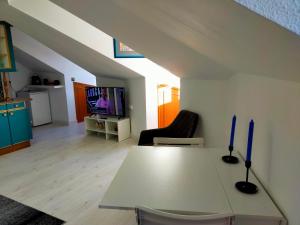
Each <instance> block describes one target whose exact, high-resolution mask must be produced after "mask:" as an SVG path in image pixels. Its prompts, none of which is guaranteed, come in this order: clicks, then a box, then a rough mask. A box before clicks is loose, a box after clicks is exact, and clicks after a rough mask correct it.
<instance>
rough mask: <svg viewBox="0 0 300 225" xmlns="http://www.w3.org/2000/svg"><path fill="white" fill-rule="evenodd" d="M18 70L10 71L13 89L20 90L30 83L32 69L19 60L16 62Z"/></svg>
mask: <svg viewBox="0 0 300 225" xmlns="http://www.w3.org/2000/svg"><path fill="white" fill-rule="evenodd" d="M16 68H17V72H13V73H9V76H10V80H11V84H12V87H13V89H14V90H15V91H16V92H18V91H20V90H22V89H23V88H24V87H25V86H27V85H28V84H30V81H31V76H32V73H33V72H32V71H31V70H30V69H28V68H27V67H26V66H24V65H22V64H21V63H19V62H16Z"/></svg>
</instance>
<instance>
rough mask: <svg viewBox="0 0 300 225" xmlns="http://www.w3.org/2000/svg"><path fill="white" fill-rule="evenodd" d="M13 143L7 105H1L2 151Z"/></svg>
mask: <svg viewBox="0 0 300 225" xmlns="http://www.w3.org/2000/svg"><path fill="white" fill-rule="evenodd" d="M10 145H11V138H10V128H9V122H8V115H7V111H6V105H0V151H1V148H5V147H7V146H10Z"/></svg>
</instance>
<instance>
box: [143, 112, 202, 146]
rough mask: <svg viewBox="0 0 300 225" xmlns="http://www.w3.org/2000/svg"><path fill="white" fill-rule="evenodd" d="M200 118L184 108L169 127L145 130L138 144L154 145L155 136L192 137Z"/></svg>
mask: <svg viewBox="0 0 300 225" xmlns="http://www.w3.org/2000/svg"><path fill="white" fill-rule="evenodd" d="M198 120H199V115H198V114H196V113H194V112H190V111H188V110H182V111H180V112H179V114H178V115H177V117H176V118H175V120H174V121H173V122H172V123H171V124H170V125H169V126H168V127H165V128H159V129H151V130H143V131H142V132H141V134H140V139H139V143H138V145H153V138H154V137H170V138H191V137H193V135H194V133H195V130H196V128H197V125H198Z"/></svg>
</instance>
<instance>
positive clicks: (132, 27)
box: [52, 0, 300, 81]
mask: <svg viewBox="0 0 300 225" xmlns="http://www.w3.org/2000/svg"><path fill="white" fill-rule="evenodd" d="M52 1H53V2H54V3H56V4H58V5H60V6H61V7H63V8H65V9H66V10H68V11H70V12H71V13H73V14H75V15H77V16H78V17H80V18H82V19H83V20H85V21H87V22H88V23H90V24H92V25H94V26H95V27H97V28H99V29H101V30H102V31H104V32H106V33H108V34H109V35H111V36H114V37H117V38H119V39H120V40H122V41H123V42H125V43H126V44H128V45H129V46H130V47H132V48H134V49H135V50H137V51H138V52H141V53H143V54H145V55H146V56H147V57H148V58H149V59H151V60H153V61H154V62H156V63H158V64H160V65H161V66H163V67H165V68H167V69H169V70H170V71H171V72H173V73H174V74H177V75H180V76H181V77H204V78H212V79H214V78H220V79H222V78H227V77H228V76H230V75H232V74H234V73H239V72H243V73H249V74H256V75H263V76H269V77H274V78H279V79H285V80H293V81H300V75H299V69H300V65H299V62H300V54H299V52H300V38H299V36H297V35H296V34H294V33H291V32H289V31H287V30H286V29H284V28H282V27H280V26H279V25H277V24H275V23H273V22H271V21H269V20H267V19H266V18H264V17H262V16H259V15H257V14H256V13H254V12H251V11H250V10H248V9H247V8H245V7H243V6H241V5H239V4H238V3H236V2H234V1H231V0H222V1H219V0H204V1H199V0H185V1H182V0H164V1H161V0H151V1H149V0H110V1H106V0H97V1H96V0H85V1H82V0H52Z"/></svg>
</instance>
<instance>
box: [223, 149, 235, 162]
mask: <svg viewBox="0 0 300 225" xmlns="http://www.w3.org/2000/svg"><path fill="white" fill-rule="evenodd" d="M228 150H229V155H224V156H223V157H222V160H223V161H224V162H226V163H230V164H236V163H238V162H239V159H238V158H237V157H235V156H233V155H232V151H233V146H229V147H228Z"/></svg>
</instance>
